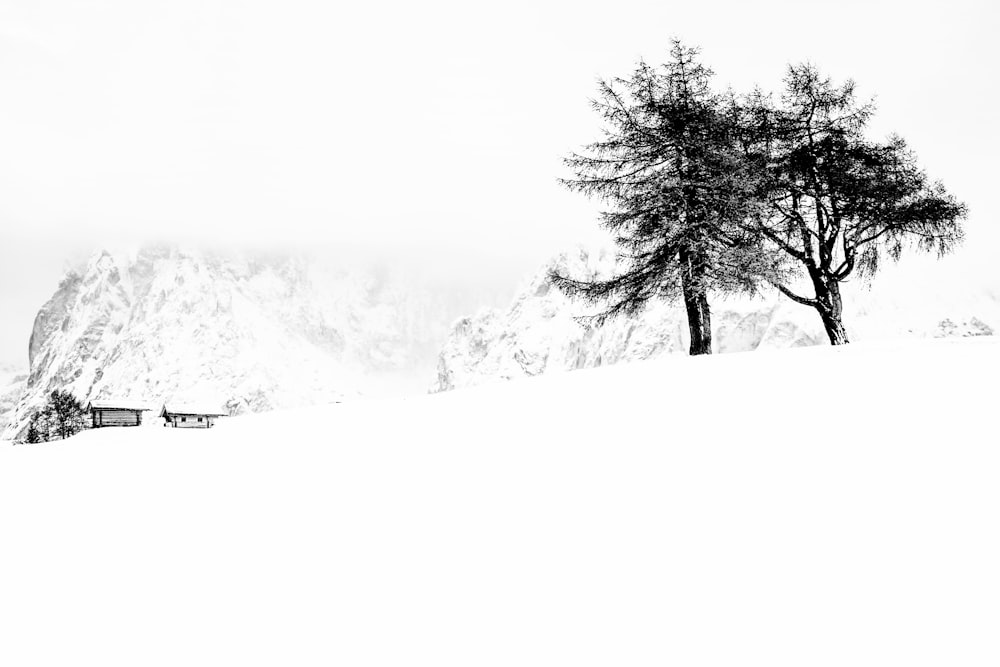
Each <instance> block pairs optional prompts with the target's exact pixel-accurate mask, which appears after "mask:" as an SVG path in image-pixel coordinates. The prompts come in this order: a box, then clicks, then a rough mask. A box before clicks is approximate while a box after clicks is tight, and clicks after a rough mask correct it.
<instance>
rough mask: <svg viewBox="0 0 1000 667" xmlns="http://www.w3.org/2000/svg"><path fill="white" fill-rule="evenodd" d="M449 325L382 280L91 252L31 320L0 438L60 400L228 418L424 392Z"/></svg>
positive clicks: (400, 281)
mask: <svg viewBox="0 0 1000 667" xmlns="http://www.w3.org/2000/svg"><path fill="white" fill-rule="evenodd" d="M454 315H455V313H454V312H450V311H449V306H448V304H447V303H446V302H445V301H444V300H442V299H441V298H439V297H438V296H436V295H435V294H434V293H432V292H431V291H430V290H428V289H422V288H420V287H416V286H414V285H412V284H409V283H408V282H407V281H405V280H404V278H403V277H401V276H394V275H392V274H391V273H388V272H384V271H383V272H377V271H341V270H337V269H335V268H330V267H329V266H327V265H324V264H320V263H318V262H315V261H306V260H303V259H291V258H272V259H267V260H262V259H259V258H253V257H236V256H232V255H225V256H224V255H213V254H211V253H200V252H186V251H181V250H178V249H176V248H164V247H160V248H145V249H143V250H141V251H137V252H134V253H130V254H124V255H122V254H111V253H107V252H101V253H98V254H96V255H94V256H93V257H92V258H91V259H90V260H89V262H88V263H87V264H86V266H83V267H81V268H80V269H79V270H77V271H74V272H71V273H70V274H69V275H67V276H66V278H65V279H64V280H63V281H62V283H61V284H60V286H59V288H58V290H57V291H56V293H55V294H54V295H53V296H52V298H51V299H50V300H49V301H48V303H46V304H45V305H44V306H43V307H42V309H41V310H40V311H39V313H38V316H37V317H36V319H35V323H34V328H33V331H32V332H31V339H30V344H29V355H30V364H31V370H30V374H29V375H28V377H27V379H26V380H25V381H24V385H23V389H19V390H18V391H17V393H18V394H19V396H18V399H17V401H16V405H15V406H14V409H13V411H12V413H11V414H10V417H9V422H10V424H9V425H8V428H7V430H6V437H7V438H14V437H16V436H18V435H19V434H20V433H22V432H23V430H24V428H25V426H26V424H27V421H28V419H29V418H30V415H31V413H32V412H33V411H34V410H37V409H38V408H39V407H40V406H41V405H42V404H43V403H44V401H45V397H46V396H47V395H48V394H49V393H50V392H51V391H52V390H53V389H57V388H58V389H67V390H69V391H72V392H73V393H74V394H75V395H76V396H77V397H78V398H80V399H81V400H83V401H88V400H92V399H97V398H112V397H113V398H122V399H131V400H139V401H147V402H149V403H152V404H156V403H159V402H160V401H164V400H170V399H173V400H180V401H182V402H185V401H192V400H199V401H211V402H213V403H215V404H221V405H224V406H225V408H226V409H227V410H229V411H230V412H231V413H233V414H238V413H241V412H247V411H251V412H253V411H261V410H267V409H271V408H275V407H293V406H298V405H309V404H316V403H323V402H330V401H335V400H341V399H343V398H346V397H351V396H356V395H359V394H363V393H370V392H372V391H381V390H384V388H383V387H380V386H379V385H378V383H379V382H391V381H392V379H393V378H402V379H401V380H400V381H406V378H407V377H408V376H409V375H412V374H414V373H420V372H421V371H423V372H424V373H426V374H425V375H422V376H421V377H423V378H424V379H423V380H422V382H423V383H424V386H426V382H427V379H426V378H428V377H430V376H431V375H432V373H433V360H434V357H435V354H436V352H437V350H438V349H439V346H440V341H441V340H442V339H443V338H444V336H445V334H446V332H447V326H448V323H449V322H450V321H451V320H452V319H453V318H454ZM387 378H388V379H387Z"/></svg>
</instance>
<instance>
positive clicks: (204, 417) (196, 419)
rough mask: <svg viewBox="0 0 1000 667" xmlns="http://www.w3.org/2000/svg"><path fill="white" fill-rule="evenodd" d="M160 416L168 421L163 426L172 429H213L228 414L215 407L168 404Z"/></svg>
mask: <svg viewBox="0 0 1000 667" xmlns="http://www.w3.org/2000/svg"><path fill="white" fill-rule="evenodd" d="M160 416H161V417H163V419H165V420H166V421H165V422H164V424H163V425H164V426H170V427H172V428H212V427H213V426H215V421H216V419H218V418H219V417H225V416H226V413H225V412H223V411H222V410H219V409H217V408H216V407H214V406H206V405H195V404H188V405H186V404H181V403H166V404H164V406H163V409H162V410H160Z"/></svg>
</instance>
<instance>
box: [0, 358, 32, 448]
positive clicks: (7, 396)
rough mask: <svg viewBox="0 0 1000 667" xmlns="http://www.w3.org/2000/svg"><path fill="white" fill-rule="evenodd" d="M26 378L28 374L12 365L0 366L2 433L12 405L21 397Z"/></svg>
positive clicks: (0, 428)
mask: <svg viewBox="0 0 1000 667" xmlns="http://www.w3.org/2000/svg"><path fill="white" fill-rule="evenodd" d="M27 379H28V374H27V373H25V372H24V371H22V370H20V369H18V368H16V367H14V366H7V365H3V366H0V434H2V433H3V431H4V428H5V427H6V426H7V420H8V419H9V418H10V417H9V416H10V414H11V413H12V411H13V410H14V406H15V405H16V404H17V401H18V399H20V398H21V392H22V391H24V383H25V380H27Z"/></svg>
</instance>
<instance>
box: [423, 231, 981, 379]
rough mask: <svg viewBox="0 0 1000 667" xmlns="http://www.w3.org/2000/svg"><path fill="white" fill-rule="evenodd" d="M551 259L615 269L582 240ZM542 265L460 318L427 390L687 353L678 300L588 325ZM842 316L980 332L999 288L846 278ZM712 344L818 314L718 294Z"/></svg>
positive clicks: (760, 335) (882, 325)
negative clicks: (501, 296) (872, 283)
mask: <svg viewBox="0 0 1000 667" xmlns="http://www.w3.org/2000/svg"><path fill="white" fill-rule="evenodd" d="M552 266H555V267H557V268H558V269H559V270H560V271H561V272H564V273H569V274H570V275H573V276H576V277H588V276H589V277H596V276H608V275H612V272H613V271H615V270H616V262H615V258H614V255H613V253H612V252H609V251H606V250H605V251H589V250H585V249H579V250H576V251H574V252H570V253H566V254H563V255H561V256H560V257H558V258H556V259H555V260H554V261H553V263H552ZM548 270H549V267H545V268H544V269H543V270H542V271H540V272H539V273H538V274H537V275H536V276H535V277H534V278H533V279H532V280H530V281H529V282H528V283H527V284H526V285H525V286H524V288H523V289H522V290H521V291H520V293H519V294H518V296H517V297H516V298H515V299H514V302H513V303H512V304H511V306H510V307H509V308H508V309H506V310H498V309H489V310H482V311H480V312H479V313H478V314H476V315H474V316H471V317H464V318H462V319H460V320H458V321H457V322H456V323H455V324H454V326H453V327H452V330H451V333H450V335H449V336H448V340H447V342H446V344H445V346H444V349H443V350H442V352H441V354H440V356H439V358H438V377H437V381H436V382H435V383H434V385H433V386H432V387H431V391H445V390H449V389H455V388H458V387H466V386H472V385H476V384H480V383H482V382H487V381H491V380H505V379H511V378H519V377H526V376H532V375H538V374H540V373H546V372H552V371H561V370H572V369H577V368H587V367H593V366H601V365H606V364H614V363H618V362H622V361H633V360H642V359H650V358H653V357H657V356H659V355H663V354H687V349H688V340H689V339H688V331H687V320H686V317H685V314H684V309H683V306H681V305H680V304H669V303H662V302H661V303H652V304H650V305H649V307H648V308H647V309H646V310H645V311H644V312H643V313H642V314H641V315H639V316H637V317H633V318H619V319H617V320H612V321H610V322H607V323H605V324H604V325H603V326H594V325H593V324H589V323H587V322H586V321H585V319H584V320H583V321H581V319H580V318H585V317H586V316H587V315H589V314H593V313H594V312H595V311H594V309H593V308H592V307H588V306H586V305H585V304H581V303H580V302H579V301H573V300H570V299H568V298H567V297H566V296H565V295H563V294H562V293H561V292H560V291H559V290H557V289H555V288H553V287H550V286H549V284H548V281H547V279H546V276H547V274H548ZM845 289H846V291H845V310H846V314H845V321H846V322H847V326H848V330H849V332H850V334H851V336H852V338H853V339H854V340H871V339H878V338H890V337H896V336H936V337H942V336H977V335H991V334H993V333H994V332H995V331H998V330H1000V294H993V293H989V292H986V291H984V292H982V293H975V294H966V295H956V294H954V293H948V292H946V291H944V290H934V289H929V288H928V287H927V286H926V285H913V284H910V283H893V282H892V281H891V280H890V281H889V284H886V285H883V286H876V288H875V289H872V290H868V289H866V288H863V287H856V286H855V285H853V284H851V285H848V286H845ZM712 325H713V345H714V351H715V352H721V353H726V352H743V351H749V350H759V349H775V348H786V347H796V346H803V345H818V344H827V342H828V339H827V337H826V334H825V333H824V331H823V328H822V325H821V324H820V321H819V317H818V316H817V315H816V314H815V312H814V311H812V310H811V309H809V308H806V307H803V306H801V305H798V304H795V303H793V302H791V301H790V300H788V299H787V298H785V297H783V296H781V295H779V294H773V295H770V296H769V297H762V298H757V299H732V298H731V299H725V300H722V299H715V300H713V304H712Z"/></svg>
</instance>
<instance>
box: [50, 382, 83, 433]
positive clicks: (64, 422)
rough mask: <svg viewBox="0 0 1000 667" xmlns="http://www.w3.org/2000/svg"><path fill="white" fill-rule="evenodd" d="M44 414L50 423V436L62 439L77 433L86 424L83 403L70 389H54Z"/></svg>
mask: <svg viewBox="0 0 1000 667" xmlns="http://www.w3.org/2000/svg"><path fill="white" fill-rule="evenodd" d="M42 414H43V417H44V419H45V420H46V421H47V422H48V424H49V434H50V436H56V437H58V438H61V439H65V438H68V437H70V436H71V435H76V434H77V433H79V432H80V431H82V430H83V428H84V426H85V425H86V412H85V411H84V407H83V404H81V403H80V401H78V400H77V399H76V397H75V396H73V394H71V393H70V392H68V391H60V390H58V389H56V390H55V391H53V392H52V393H51V394H50V395H49V401H48V403H46V405H45V409H44V411H43V413H42Z"/></svg>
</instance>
